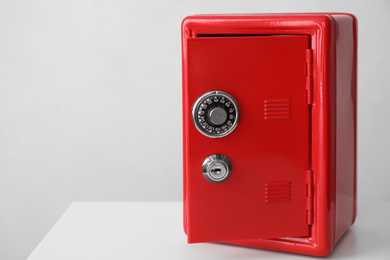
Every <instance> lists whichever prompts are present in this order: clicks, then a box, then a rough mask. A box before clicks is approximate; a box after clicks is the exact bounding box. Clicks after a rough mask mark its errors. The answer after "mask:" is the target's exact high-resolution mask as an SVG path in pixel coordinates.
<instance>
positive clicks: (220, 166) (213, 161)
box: [202, 154, 232, 183]
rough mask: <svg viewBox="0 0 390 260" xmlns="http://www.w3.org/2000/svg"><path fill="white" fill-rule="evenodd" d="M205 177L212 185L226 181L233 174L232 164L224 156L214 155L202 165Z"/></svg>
mask: <svg viewBox="0 0 390 260" xmlns="http://www.w3.org/2000/svg"><path fill="white" fill-rule="evenodd" d="M202 173H203V176H204V177H205V178H206V180H208V181H209V182H212V183H220V182H224V181H226V180H227V179H228V178H229V177H230V174H231V173H232V163H231V162H230V160H229V158H228V157H227V156H225V155H223V154H213V155H210V156H209V157H207V158H206V160H204V162H203V164H202Z"/></svg>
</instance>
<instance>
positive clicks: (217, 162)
mask: <svg viewBox="0 0 390 260" xmlns="http://www.w3.org/2000/svg"><path fill="white" fill-rule="evenodd" d="M238 118H239V110H238V105H237V102H236V101H235V100H234V98H233V97H232V96H230V95H229V94H228V93H226V92H222V91H210V92H207V93H205V94H203V95H202V96H200V97H199V98H198V99H197V100H196V101H195V103H194V105H193V107H192V121H193V123H194V125H195V127H196V129H197V130H198V131H199V132H200V133H201V134H203V135H205V136H207V137H210V138H221V137H225V136H227V135H228V134H230V133H231V132H232V131H233V130H234V129H235V128H236V126H237V123H238ZM231 172H232V164H231V162H230V160H229V158H228V157H227V156H225V155H223V154H213V155H210V156H209V157H207V158H206V159H205V160H204V162H203V164H202V173H203V176H204V177H205V178H206V180H208V181H209V182H212V183H221V182H223V181H225V180H227V179H228V178H229V176H230V174H231Z"/></svg>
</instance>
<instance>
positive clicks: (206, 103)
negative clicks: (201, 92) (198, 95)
mask: <svg viewBox="0 0 390 260" xmlns="http://www.w3.org/2000/svg"><path fill="white" fill-rule="evenodd" d="M234 104H235V101H233V100H230V98H229V97H226V96H220V95H218V93H217V94H213V95H210V96H207V97H205V98H203V100H201V101H200V105H198V108H197V113H196V114H197V119H198V120H197V121H198V123H199V124H198V125H199V126H200V127H201V128H202V129H203V131H206V132H207V133H209V134H211V135H214V134H215V135H223V134H224V133H226V132H228V131H229V130H231V128H233V127H234V125H235V123H236V121H235V119H236V117H237V111H236V109H235V106H234ZM215 108H222V109H223V111H224V112H221V109H219V112H220V113H222V116H223V117H226V119H224V121H223V120H222V121H223V123H221V124H214V123H213V122H212V120H211V119H210V114H211V111H212V110H213V109H215Z"/></svg>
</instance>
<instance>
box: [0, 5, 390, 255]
mask: <svg viewBox="0 0 390 260" xmlns="http://www.w3.org/2000/svg"><path fill="white" fill-rule="evenodd" d="M328 11H337V12H350V13H353V14H355V15H356V16H357V17H358V20H359V58H358V60H359V80H358V85H359V91H358V95H359V98H358V105H359V108H358V111H359V116H358V119H359V121H358V126H359V130H358V133H359V136H358V141H359V147H358V165H359V168H358V169H359V199H365V200H377V199H378V198H379V199H386V198H389V197H390V189H388V186H389V184H388V182H389V181H390V178H389V174H390V166H389V165H390V164H389V162H388V161H389V159H390V158H389V155H390V139H389V137H388V135H389V133H390V121H389V118H390V110H389V106H388V103H387V101H388V100H389V95H390V90H389V89H390V88H389V83H388V79H389V73H390V70H389V69H390V68H389V65H388V64H389V61H390V51H389V46H390V45H389V40H390V35H389V32H390V28H389V25H390V1H386V0H383V1H341V0H337V1H330V0H325V1H303V0H300V1H288V0H286V1H271V0H268V1H249V0H240V1H226V0H224V1H222V0H221V1H211V0H197V1H183V0H181V1H179V0H178V1H173V0H172V1H146V0H142V1H141V0H139V1H130V0H128V1H120V0H115V1H93V0H91V1H85V0H72V1H70V0H67V1H49V0H46V1H11V0H8V1H0V259H24V258H26V257H27V256H28V254H29V253H30V252H31V251H32V250H33V248H34V247H35V246H36V245H37V243H38V242H39V241H40V240H41V239H42V238H43V236H44V235H45V234H46V232H47V231H48V230H49V228H50V227H51V226H52V225H53V224H54V223H55V221H56V220H57V219H58V217H59V216H60V215H61V213H63V212H64V210H65V209H66V208H67V206H68V205H69V204H70V202H72V201H75V200H124V201H134V200H142V201H147V200H157V201H159V200H176V201H178V200H181V192H182V187H181V185H182V177H181V176H182V162H181V159H182V155H181V152H182V147H181V146H182V140H181V138H182V135H181V53H180V51H181V50H180V48H181V46H180V23H181V20H182V19H183V18H184V17H185V16H187V15H191V14H197V13H245V12H250V13H256V12H257V13H260V12H328Z"/></svg>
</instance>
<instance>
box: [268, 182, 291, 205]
mask: <svg viewBox="0 0 390 260" xmlns="http://www.w3.org/2000/svg"><path fill="white" fill-rule="evenodd" d="M290 200H291V182H290V181H274V182H267V183H266V184H265V202H283V201H290Z"/></svg>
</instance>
